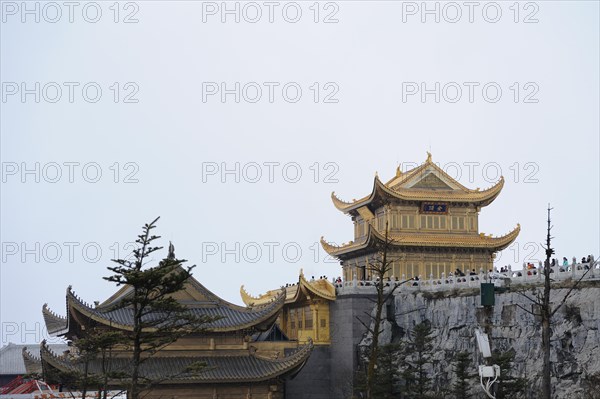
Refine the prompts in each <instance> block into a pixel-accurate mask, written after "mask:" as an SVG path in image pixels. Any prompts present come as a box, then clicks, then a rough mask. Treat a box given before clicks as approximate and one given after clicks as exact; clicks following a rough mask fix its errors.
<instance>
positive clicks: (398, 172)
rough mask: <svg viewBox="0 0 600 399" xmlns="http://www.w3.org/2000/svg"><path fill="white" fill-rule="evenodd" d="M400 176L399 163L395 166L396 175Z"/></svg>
mask: <svg viewBox="0 0 600 399" xmlns="http://www.w3.org/2000/svg"><path fill="white" fill-rule="evenodd" d="M400 176H402V171H401V170H400V165H398V166H396V177H400Z"/></svg>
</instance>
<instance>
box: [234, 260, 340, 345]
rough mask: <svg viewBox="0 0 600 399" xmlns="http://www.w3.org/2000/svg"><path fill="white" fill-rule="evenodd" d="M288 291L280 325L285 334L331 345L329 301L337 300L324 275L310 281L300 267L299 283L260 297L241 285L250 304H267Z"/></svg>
mask: <svg viewBox="0 0 600 399" xmlns="http://www.w3.org/2000/svg"><path fill="white" fill-rule="evenodd" d="M284 291H285V301H284V305H283V309H282V312H281V314H280V315H279V317H278V319H277V325H278V326H279V328H280V329H281V330H282V331H283V333H284V334H285V335H286V336H287V337H288V338H289V339H292V340H297V341H298V342H299V343H307V342H309V341H311V342H313V343H314V344H315V345H328V344H329V343H330V342H331V332H330V317H329V304H330V303H331V302H332V301H335V287H334V285H333V284H332V283H331V282H329V281H327V279H325V278H319V279H313V278H311V279H310V280H307V279H306V278H305V277H304V273H303V272H302V270H300V276H299V278H298V283H297V284H292V285H288V286H287V287H282V288H280V289H277V290H271V291H268V292H267V293H265V294H262V295H260V296H258V297H253V296H251V295H250V294H248V293H247V292H246V290H245V289H244V286H243V285H242V287H241V288H240V294H241V296H242V300H243V301H244V303H245V304H246V305H248V306H257V305H259V306H264V305H266V304H268V303H270V302H272V301H274V300H276V298H278V297H279V296H280V295H281V294H282V292H284Z"/></svg>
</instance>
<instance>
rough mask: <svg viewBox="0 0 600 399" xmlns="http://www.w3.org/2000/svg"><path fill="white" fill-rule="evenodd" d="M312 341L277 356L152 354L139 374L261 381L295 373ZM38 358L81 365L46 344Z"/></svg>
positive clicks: (120, 362) (114, 366)
mask: <svg viewBox="0 0 600 399" xmlns="http://www.w3.org/2000/svg"><path fill="white" fill-rule="evenodd" d="M312 347H313V345H312V342H309V344H307V345H305V346H303V347H300V348H298V349H297V350H296V351H295V352H294V353H292V354H290V355H289V356H286V357H284V358H281V359H275V360H272V359H264V358H260V357H258V356H255V355H253V354H250V353H249V352H248V354H246V355H219V354H217V353H215V354H214V356H193V357H192V356H185V357H158V356H157V357H153V358H151V359H148V360H146V361H145V362H144V363H143V364H142V366H141V368H140V373H141V375H142V376H143V377H145V378H150V379H165V378H166V380H165V382H172V383H186V382H190V383H221V382H227V383H231V382H251V381H265V380H269V379H272V378H275V377H278V376H282V375H286V374H289V373H293V372H297V371H298V370H299V369H300V368H301V367H302V366H303V365H304V363H305V362H306V360H307V359H308V357H309V355H310V353H311V351H312ZM41 355H42V360H43V361H44V362H45V363H46V364H47V365H49V366H51V367H53V368H57V369H60V370H63V371H66V370H74V371H81V370H83V364H78V363H76V362H74V361H72V360H70V359H68V358H67V357H65V356H58V355H56V354H55V353H53V352H52V351H50V350H48V349H47V348H46V347H42V350H41ZM110 361H111V365H110V369H111V370H113V371H126V370H127V369H128V367H129V360H128V359H125V358H113V359H111V360H110ZM196 362H202V363H205V364H206V366H207V367H206V369H205V370H203V371H202V372H201V373H198V374H189V373H182V370H184V369H185V368H186V367H187V366H189V365H191V364H193V363H196ZM88 367H89V369H88V370H90V372H91V373H92V374H95V373H99V371H100V370H101V364H100V362H99V361H92V362H91V363H90V364H89V366H88Z"/></svg>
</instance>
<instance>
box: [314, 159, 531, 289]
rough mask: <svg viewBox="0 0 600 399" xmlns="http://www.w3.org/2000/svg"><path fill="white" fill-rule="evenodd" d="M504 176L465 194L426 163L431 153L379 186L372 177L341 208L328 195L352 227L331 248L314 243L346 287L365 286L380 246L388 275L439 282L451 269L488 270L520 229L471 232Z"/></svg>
mask: <svg viewBox="0 0 600 399" xmlns="http://www.w3.org/2000/svg"><path fill="white" fill-rule="evenodd" d="M503 186H504V178H503V177H501V178H500V180H499V181H498V182H497V183H496V184H495V185H494V186H492V187H490V188H488V189H486V190H479V189H475V190H471V189H468V188H466V187H464V186H463V185H461V184H460V183H459V182H457V181H456V180H455V179H453V178H452V177H451V176H450V175H448V174H447V173H445V172H444V171H443V170H442V169H441V168H440V167H439V166H437V165H436V164H435V163H433V161H432V159H431V154H429V153H428V156H427V160H426V161H425V162H424V163H423V164H422V165H420V166H418V167H416V168H414V169H411V170H409V171H406V172H404V173H402V172H401V171H400V168H398V169H397V170H396V175H395V176H394V177H393V178H392V179H391V180H389V181H388V182H386V183H384V182H382V181H381V180H380V179H379V176H377V175H376V176H375V180H374V183H373V189H372V191H371V194H369V195H367V196H365V197H363V198H361V199H358V200H354V201H352V202H344V201H342V200H340V199H339V198H338V197H336V195H335V193H332V195H331V198H332V200H333V204H334V205H335V207H336V208H337V209H338V210H340V211H342V212H344V213H345V214H348V215H350V216H351V218H352V222H353V223H354V240H352V241H350V242H349V243H347V244H343V245H339V246H337V245H333V244H331V243H328V242H327V241H325V240H324V239H323V238H321V245H322V246H323V248H324V249H325V251H326V252H327V253H328V254H329V255H331V256H334V257H336V258H337V259H339V260H340V263H341V265H342V269H343V277H344V280H346V281H351V280H354V279H356V280H369V279H371V278H372V277H373V276H371V275H369V265H370V264H372V263H370V262H374V261H375V257H376V256H377V255H378V251H379V248H381V245H382V244H383V243H384V242H385V233H386V231H385V229H386V226H387V229H388V241H390V244H391V251H388V259H390V258H391V259H392V260H393V263H392V270H391V272H390V274H391V275H390V276H387V277H392V276H393V277H395V278H397V279H406V278H412V277H419V276H420V278H425V279H427V278H431V277H433V278H441V277H442V273H444V274H445V275H446V276H447V275H448V273H450V272H454V271H455V270H456V269H459V270H461V271H463V272H465V273H466V274H468V272H469V271H472V270H473V269H474V270H475V271H476V272H477V273H479V272H480V270H483V271H488V270H490V269H492V267H493V259H494V256H495V253H496V252H498V251H500V250H502V249H504V248H506V247H507V246H509V245H510V244H511V243H512V242H513V241H514V240H515V238H516V237H517V235H518V234H519V231H520V225H518V224H517V227H516V228H515V229H514V230H513V231H511V232H510V233H508V234H506V235H503V236H500V237H493V236H491V235H486V234H484V233H480V232H479V212H480V211H481V209H482V208H483V207H485V206H488V205H489V204H491V203H492V201H494V199H496V197H497V196H498V195H499V194H500V191H501V190H502V187H503Z"/></svg>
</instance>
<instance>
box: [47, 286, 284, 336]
mask: <svg viewBox="0 0 600 399" xmlns="http://www.w3.org/2000/svg"><path fill="white" fill-rule="evenodd" d="M188 285H189V287H191V288H190V289H192V290H194V291H195V292H196V293H197V296H198V297H201V298H203V300H195V301H186V302H184V303H185V305H186V306H187V307H188V308H189V310H190V312H191V313H192V314H194V315H195V316H198V317H202V316H218V317H220V319H218V320H216V321H214V322H211V323H207V324H206V325H205V326H204V327H205V328H206V329H208V330H211V331H217V332H219V331H235V330H241V329H244V328H252V327H259V329H261V330H262V329H267V328H268V327H270V324H271V322H272V321H274V319H275V317H276V315H277V314H278V313H279V311H280V310H281V308H282V306H283V304H284V301H285V291H283V292H282V293H281V295H280V296H279V297H277V298H273V300H272V301H271V302H269V303H267V304H264V305H261V306H256V307H253V308H249V307H243V306H238V305H234V304H232V303H229V302H227V301H225V300H223V299H221V298H219V297H218V296H217V295H215V294H214V293H212V292H211V291H209V290H208V289H206V287H204V286H203V285H202V284H200V283H199V282H198V281H197V280H196V279H194V278H193V277H190V278H189V280H188ZM129 296H131V290H130V289H121V290H120V291H119V292H117V293H116V294H115V295H113V297H111V298H109V300H107V301H106V302H104V303H103V304H102V305H100V306H91V305H89V304H87V303H85V302H84V301H83V300H81V298H79V297H78V296H77V295H75V293H74V292H73V291H72V290H71V287H70V286H69V288H68V289H67V297H66V299H67V317H66V318H65V317H61V316H58V315H57V314H55V313H54V312H52V311H51V310H50V309H49V308H48V307H47V306H46V305H44V307H43V308H42V313H43V315H44V321H45V322H46V327H47V328H48V332H49V333H50V334H52V335H63V334H65V333H67V332H68V330H69V323H70V322H71V317H70V313H71V309H72V308H75V309H76V310H77V311H79V312H81V313H83V314H85V315H87V316H89V317H91V318H93V319H94V320H96V321H98V322H100V323H104V324H107V325H111V326H113V327H115V328H122V329H130V328H131V327H132V326H133V312H132V310H131V308H127V307H124V308H118V305H119V303H121V302H122V301H123V300H124V299H125V298H127V297H129ZM160 317H161V316H160V315H159V314H153V315H152V314H151V315H148V316H147V321H152V319H156V320H160ZM261 324H267V325H261Z"/></svg>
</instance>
